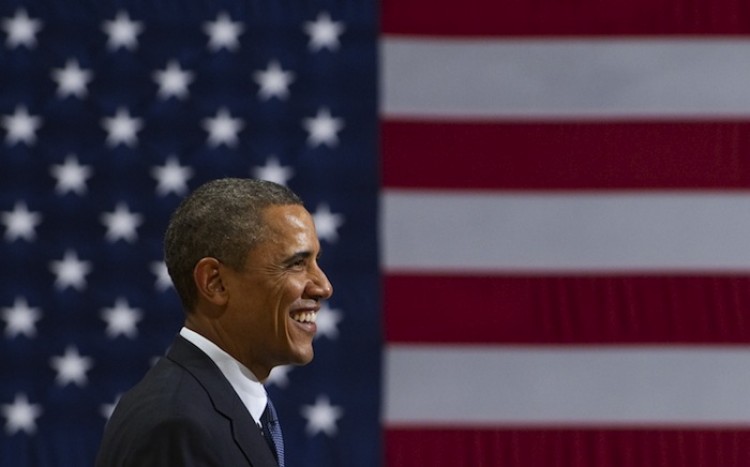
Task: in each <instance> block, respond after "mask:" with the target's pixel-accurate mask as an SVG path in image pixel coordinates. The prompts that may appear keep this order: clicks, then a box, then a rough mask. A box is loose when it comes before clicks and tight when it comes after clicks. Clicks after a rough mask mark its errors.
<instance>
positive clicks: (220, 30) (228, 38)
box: [203, 12, 245, 51]
mask: <svg viewBox="0 0 750 467" xmlns="http://www.w3.org/2000/svg"><path fill="white" fill-rule="evenodd" d="M203 30H204V31H205V32H206V34H208V48H209V49H211V50H212V51H217V50H219V49H221V48H225V49H227V50H235V49H236V48H237V47H239V45H240V42H239V37H240V34H242V32H243V31H244V30H245V26H244V25H243V24H242V23H241V22H239V21H237V22H233V21H232V19H231V18H230V17H229V15H227V14H226V13H224V12H222V13H219V14H218V15H217V16H216V21H209V22H207V23H204V25H203Z"/></svg>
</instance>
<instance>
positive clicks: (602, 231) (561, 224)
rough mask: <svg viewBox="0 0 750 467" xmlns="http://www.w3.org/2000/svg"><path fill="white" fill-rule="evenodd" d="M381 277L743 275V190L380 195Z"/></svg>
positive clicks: (748, 226)
mask: <svg viewBox="0 0 750 467" xmlns="http://www.w3.org/2000/svg"><path fill="white" fill-rule="evenodd" d="M381 209H382V213H381V216H382V219H381V229H382V230H381V239H382V242H383V249H382V254H383V258H382V264H383V265H384V267H385V269H386V270H387V271H409V270H424V269H430V270H449V271H457V272H458V271H530V272H533V271H543V272H548V271H620V270H621V271H635V270H645V271H680V270H686V271H694V270H708V271H737V272H740V271H744V272H747V271H750V194H749V193H734V194H732V193H714V194H707V193H700V194H699V193H662V194H659V193H651V194H643V193H641V194H637V193H635V194H617V193H596V194H559V193H555V194H525V193H524V194H514V193H499V194H498V193H489V194H488V193H467V192H461V193H448V192H445V193H441V192H419V191H403V192H402V191H397V190H386V191H385V192H384V194H383V195H382V196H381Z"/></svg>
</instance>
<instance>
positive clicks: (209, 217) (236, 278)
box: [165, 179, 332, 379]
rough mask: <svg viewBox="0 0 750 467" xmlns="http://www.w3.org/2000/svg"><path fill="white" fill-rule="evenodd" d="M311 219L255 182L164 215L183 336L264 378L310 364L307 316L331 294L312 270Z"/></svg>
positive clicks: (315, 245) (280, 192) (279, 190)
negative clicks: (191, 333) (192, 334)
mask: <svg viewBox="0 0 750 467" xmlns="http://www.w3.org/2000/svg"><path fill="white" fill-rule="evenodd" d="M319 254H320V244H319V242H318V238H317V235H316V233H315V226H314V224H313V221H312V217H311V216H310V214H309V213H308V212H307V210H305V208H304V207H303V206H302V203H301V201H300V199H299V198H298V197H297V196H296V195H295V194H294V193H292V192H291V191H290V190H288V189H287V188H285V187H283V186H280V185H277V184H274V183H271V182H264V181H258V180H245V179H224V180H216V181H213V182H209V183H207V184H206V185H203V186H202V187H200V188H199V189H198V190H196V191H195V192H194V193H193V194H192V195H191V196H190V197H188V198H187V199H186V200H185V201H183V203H182V204H181V205H180V207H179V208H178V209H177V211H176V212H175V214H174V215H173V216H172V220H171V222H170V225H169V227H168V228H167V233H166V236H165V258H166V263H167V269H168V270H169V273H170V276H171V277H172V280H173V282H174V284H175V288H176V289H177V292H178V294H179V295H180V298H181V300H182V302H183V304H184V306H185V309H186V310H187V319H186V323H187V325H188V327H190V328H192V329H194V330H196V331H198V332H199V333H201V334H203V335H204V336H205V337H207V338H209V339H211V340H212V341H214V342H215V343H216V344H217V345H219V346H220V347H222V348H223V349H224V350H225V351H227V352H228V353H229V354H230V355H232V356H233V357H235V358H236V359H237V360H239V361H240V362H242V363H243V364H245V365H246V366H247V367H248V368H250V369H251V370H252V371H253V373H255V375H256V376H257V377H258V378H260V379H265V378H266V377H267V375H268V372H270V370H271V368H273V367H274V366H276V365H282V364H289V363H293V364H304V363H307V362H309V361H310V360H311V359H312V354H313V352H312V339H313V336H314V334H315V324H314V322H308V321H310V320H314V315H315V313H316V312H317V310H318V309H319V307H320V300H324V299H326V298H328V297H330V295H331V293H332V288H331V284H330V282H328V279H327V277H326V276H325V274H324V273H323V271H322V270H321V269H320V267H319V266H318V262H317V260H318V256H319Z"/></svg>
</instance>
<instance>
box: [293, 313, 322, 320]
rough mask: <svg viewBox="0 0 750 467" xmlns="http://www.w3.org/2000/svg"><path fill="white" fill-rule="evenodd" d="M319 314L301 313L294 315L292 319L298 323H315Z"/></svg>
mask: <svg viewBox="0 0 750 467" xmlns="http://www.w3.org/2000/svg"><path fill="white" fill-rule="evenodd" d="M317 317H318V313H316V312H314V311H299V312H296V313H292V319H293V320H295V321H297V322H298V323H314V322H315V319H316V318H317Z"/></svg>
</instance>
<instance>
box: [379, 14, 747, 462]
mask: <svg viewBox="0 0 750 467" xmlns="http://www.w3.org/2000/svg"><path fill="white" fill-rule="evenodd" d="M381 30H382V32H383V35H382V37H381V42H380V45H381V47H380V58H381V62H380V92H381V94H380V107H379V108H380V115H381V118H382V127H381V130H382V132H381V158H382V165H383V180H382V183H383V191H382V196H381V210H382V222H381V233H382V245H381V246H382V268H383V271H384V301H383V312H384V323H385V329H386V346H385V352H384V364H383V366H384V382H383V388H384V401H383V407H384V410H383V423H384V426H385V459H386V462H385V464H386V465H388V466H416V465H420V466H422V465H429V466H446V467H447V466H457V465H458V466H467V467H469V466H471V467H477V466H484V467H487V466H503V467H506V466H516V467H530V466H531V467H548V466H556V467H594V466H597V467H599V466H601V467H616V466H617V467H636V466H639V467H640V466H662V467H670V466H737V467H739V466H747V465H750V347H749V346H748V344H749V343H750V274H749V273H750V241H749V240H750V195H749V194H748V188H750V124H749V122H750V92H749V90H750V86H748V84H750V80H749V79H748V78H750V40H749V39H748V37H749V36H748V33H750V10H749V9H748V4H747V2H744V1H741V0H695V1H692V0H687V1H686V0H634V1H619V0H603V1H602V0H574V1H545V0H541V1H524V0H519V1H492V0H467V1H463V2H447V1H442V0H437V1H436V0H430V1H424V0H411V1H402V0H384V1H383V2H382V24H381Z"/></svg>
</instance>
